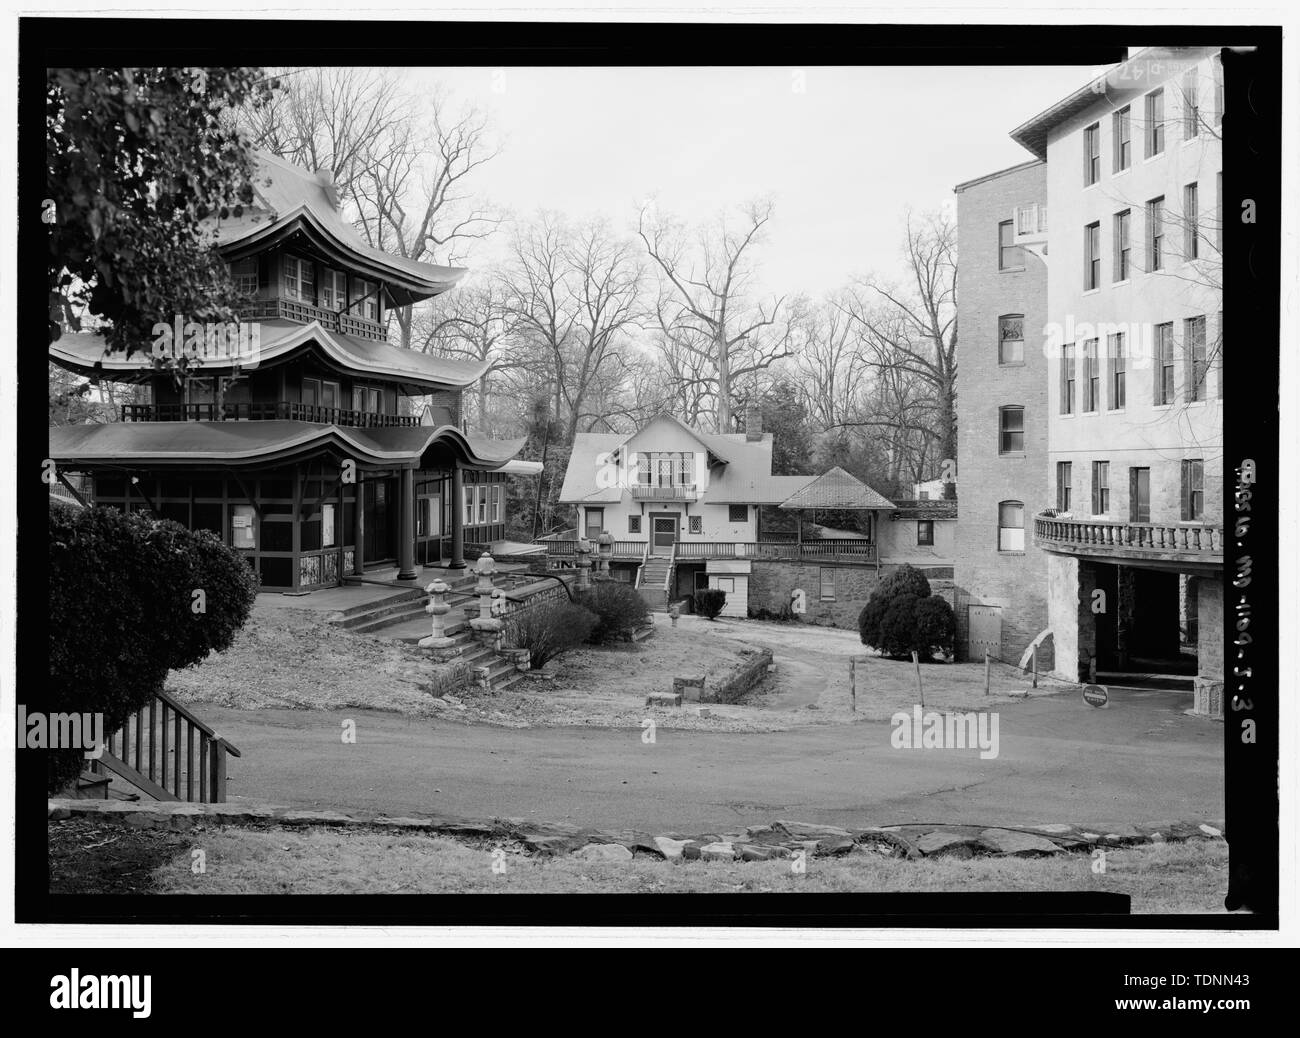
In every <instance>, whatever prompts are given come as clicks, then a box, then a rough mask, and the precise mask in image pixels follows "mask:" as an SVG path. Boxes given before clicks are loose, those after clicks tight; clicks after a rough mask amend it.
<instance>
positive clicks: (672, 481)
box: [636, 451, 695, 487]
mask: <svg viewBox="0 0 1300 1038" xmlns="http://www.w3.org/2000/svg"><path fill="white" fill-rule="evenodd" d="M636 478H637V482H638V483H639V484H640V485H641V486H645V487H650V486H654V487H689V486H694V485H695V455H694V454H692V453H690V452H689V451H681V452H670V453H654V454H645V453H641V454H638V455H637V456H636Z"/></svg>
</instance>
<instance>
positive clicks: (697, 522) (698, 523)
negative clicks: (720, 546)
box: [686, 515, 704, 534]
mask: <svg viewBox="0 0 1300 1038" xmlns="http://www.w3.org/2000/svg"><path fill="white" fill-rule="evenodd" d="M686 530H687V532H688V533H695V534H699V533H703V532H704V518H703V517H702V516H698V515H692V516H688V517H687V520H686Z"/></svg>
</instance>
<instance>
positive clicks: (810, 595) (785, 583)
mask: <svg viewBox="0 0 1300 1038" xmlns="http://www.w3.org/2000/svg"><path fill="white" fill-rule="evenodd" d="M823 569H825V570H828V571H830V572H831V573H832V574H833V582H834V583H833V594H834V597H833V598H827V599H822V597H821V586H822V585H821V574H822V570H823ZM879 585H880V580H879V578H878V577H877V575H876V567H875V566H854V565H840V566H825V567H823V566H820V565H818V564H817V563H812V562H794V561H772V560H755V561H754V563H753V566H752V568H751V570H750V574H749V610H750V615H753V614H754V613H755V612H756V611H759V610H767V611H768V612H769V613H775V614H780V613H781V611H782V610H783V609H784V608H785V607H787V606H789V605H790V600H791V595H792V594H793V593H794V591H796V590H801V591H803V601H804V612H803V614H802V615H801V616H799V619H800V620H802V621H804V622H805V623H811V624H820V625H823V626H828V627H844V628H847V629H849V630H855V629H856V628H857V626H858V614H859V613H860V612H862V607H863V606H864V605H866V604H867V599H869V598H870V597H871V593H872V592H873V591H875V590H876V588H877V587H879Z"/></svg>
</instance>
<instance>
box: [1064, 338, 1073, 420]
mask: <svg viewBox="0 0 1300 1038" xmlns="http://www.w3.org/2000/svg"><path fill="white" fill-rule="evenodd" d="M1061 414H1074V346H1073V344H1071V345H1069V346H1062V347H1061Z"/></svg>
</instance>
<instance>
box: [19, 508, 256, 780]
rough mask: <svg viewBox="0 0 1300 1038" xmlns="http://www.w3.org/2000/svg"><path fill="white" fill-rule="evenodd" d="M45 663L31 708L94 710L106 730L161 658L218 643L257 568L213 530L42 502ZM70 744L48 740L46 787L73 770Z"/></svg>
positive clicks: (152, 676) (185, 659)
mask: <svg viewBox="0 0 1300 1038" xmlns="http://www.w3.org/2000/svg"><path fill="white" fill-rule="evenodd" d="M49 517H50V518H49V522H50V525H49V563H50V569H49V587H50V598H49V609H50V627H49V639H50V643H49V666H50V679H49V683H48V685H47V686H46V687H45V688H43V689H39V690H37V689H32V690H30V692H29V693H28V694H27V696H26V702H27V704H28V708H29V709H31V710H40V711H44V712H46V713H47V714H53V713H92V714H93V713H102V714H103V715H104V730H105V732H106V733H107V732H113V731H116V730H117V729H118V728H119V727H121V725H122V723H123V722H124V721H125V720H126V719H127V717H129V716H130V715H131V714H132V713H133V712H134V711H136V710H138V709H139V708H140V707H141V706H144V705H145V704H147V703H148V702H149V701H150V700H151V699H152V698H153V697H154V696H155V695H156V694H157V693H158V692H160V691H162V688H163V683H164V681H165V680H166V678H167V674H168V672H169V671H171V670H178V669H181V668H184V667H190V666H193V665H194V664H196V663H199V662H200V661H202V660H203V659H204V658H206V657H207V655H208V654H209V653H210V652H219V651H221V650H222V649H225V648H227V647H228V646H229V645H230V643H231V641H232V640H233V639H234V637H235V634H236V633H237V632H238V631H239V629H240V628H241V627H243V625H244V623H245V622H246V621H247V620H248V617H249V614H250V612H251V611H252V608H253V602H254V600H255V599H256V597H257V578H256V576H255V575H254V574H253V572H252V570H250V569H249V567H248V564H247V563H246V562H245V561H244V559H243V557H242V556H241V555H239V553H237V552H236V551H235V550H234V549H232V548H230V547H228V546H226V545H225V544H223V543H222V542H221V541H220V540H219V539H218V538H217V537H216V535H215V534H212V533H209V532H207V531H202V530H200V531H191V530H187V529H185V527H183V526H181V525H180V524H179V523H174V522H171V521H168V520H160V519H153V518H151V517H149V516H147V515H144V514H141V513H139V512H132V513H130V514H124V513H122V512H120V511H118V510H117V509H113V508H91V509H71V508H65V507H60V506H52V507H51V508H50V512H49ZM84 763H85V759H84V752H83V751H82V750H79V749H65V750H51V751H49V771H48V779H49V786H50V790H51V792H53V791H57V790H58V789H61V788H63V787H64V786H66V785H67V784H68V783H69V782H72V781H73V780H75V779H76V777H77V775H78V774H80V772H81V769H82V767H83V765H84Z"/></svg>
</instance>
